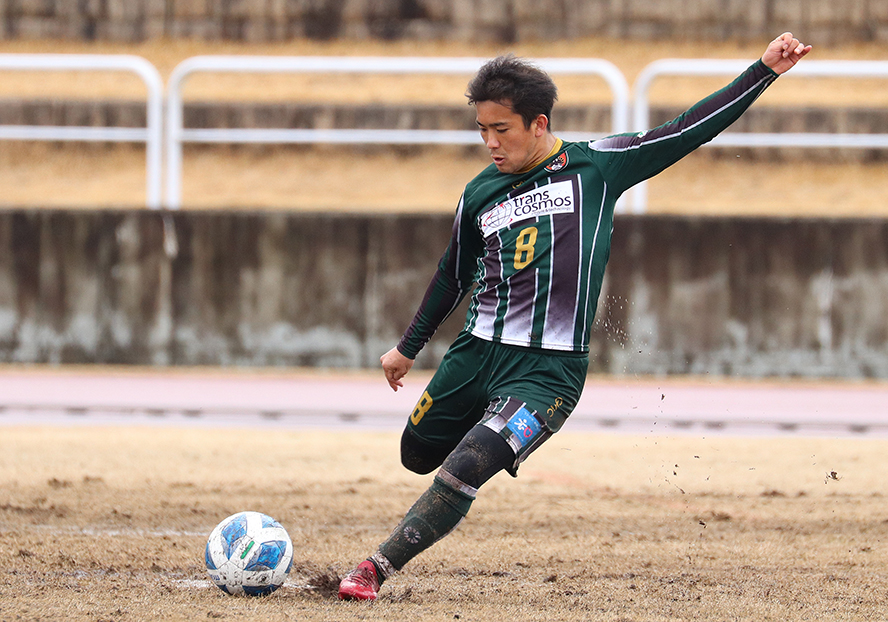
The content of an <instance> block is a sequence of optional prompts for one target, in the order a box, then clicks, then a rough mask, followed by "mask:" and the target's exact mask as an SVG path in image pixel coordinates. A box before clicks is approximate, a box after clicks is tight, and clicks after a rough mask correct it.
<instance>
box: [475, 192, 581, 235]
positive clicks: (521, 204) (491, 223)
mask: <svg viewBox="0 0 888 622" xmlns="http://www.w3.org/2000/svg"><path fill="white" fill-rule="evenodd" d="M575 203H576V201H575V200H574V194H573V184H572V183H571V181H570V180H564V181H559V182H556V183H554V184H547V185H545V186H540V187H539V188H535V189H533V190H530V191H528V192H525V193H523V194H519V195H518V196H516V197H511V198H508V199H506V200H505V201H503V202H502V203H498V204H497V205H494V206H493V207H492V208H490V209H489V210H488V211H487V212H484V213H483V214H481V216H480V218H479V219H478V225H479V226H480V228H481V233H482V234H483V235H484V237H488V236H490V235H492V234H494V233H496V232H497V231H499V230H500V229H505V228H506V227H509V226H511V225H512V224H514V223H516V222H521V221H523V220H530V219H531V218H539V217H541V216H548V215H552V214H565V213H571V212H573V211H574V208H575Z"/></svg>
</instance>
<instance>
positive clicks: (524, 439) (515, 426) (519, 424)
mask: <svg viewBox="0 0 888 622" xmlns="http://www.w3.org/2000/svg"><path fill="white" fill-rule="evenodd" d="M506 427H507V428H509V430H511V431H512V434H514V435H515V438H517V439H518V442H519V443H520V444H521V446H522V447H524V446H525V445H527V444H528V443H529V442H530V441H531V440H532V439H533V438H534V437H535V436H536V435H537V434H539V432H540V430H541V429H542V426H541V425H540V422H539V421H537V418H536V417H534V416H533V413H532V412H530V411H529V410H527V409H526V408H525V407H524V406H522V407H521V408H519V409H518V412H516V413H515V414H514V415H512V417H511V418H510V419H509V422H508V423H507V424H506Z"/></svg>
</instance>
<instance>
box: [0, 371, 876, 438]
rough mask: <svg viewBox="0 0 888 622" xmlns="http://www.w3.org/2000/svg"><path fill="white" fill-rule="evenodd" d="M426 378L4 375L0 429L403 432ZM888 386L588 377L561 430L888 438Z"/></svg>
mask: <svg viewBox="0 0 888 622" xmlns="http://www.w3.org/2000/svg"><path fill="white" fill-rule="evenodd" d="M427 380H428V374H426V373H423V372H414V373H412V374H410V375H409V376H408V377H407V378H406V379H405V382H406V386H405V387H404V388H403V389H401V390H400V391H399V392H397V393H395V392H393V391H392V390H391V389H389V387H388V385H387V384H386V383H385V381H384V380H383V378H382V373H381V372H379V373H376V372H372V373H371V372H354V373H349V372H344V373H334V372H330V373H324V372H316V371H311V370H282V371H243V372H240V371H232V370H213V369H172V370H171V369H163V370H152V369H145V368H137V369H125V368H103V367H98V368H95V367H74V368H62V369H50V368H19V367H6V368H0V426H9V425H136V424H138V425H157V426H211V427H233V426H234V427H257V426H269V427H281V428H294V427H295V428H298V427H314V428H331V429H361V430H367V429H379V430H397V429H400V428H401V427H402V426H403V424H404V422H405V421H406V418H407V416H408V415H409V414H410V412H411V411H412V409H413V406H414V403H415V402H416V400H417V399H418V397H419V395H420V394H421V393H422V391H423V388H424V386H425V383H426V381H427ZM886 412H888V383H878V382H838V381H837V382H817V383H815V382H810V381H776V380H764V381H737V380H723V379H718V380H712V381H710V380H707V379H706V378H677V379H676V378H669V379H634V378H624V377H597V376H595V377H590V378H589V380H588V382H587V384H586V389H585V392H584V394H583V398H582V399H581V400H580V403H579V405H578V406H577V408H576V410H575V411H574V413H573V415H572V416H571V418H570V420H569V421H568V423H567V424H566V425H565V428H564V431H565V432H567V431H606V432H616V433H628V434H703V435H706V436H712V435H714V434H753V435H760V434H766V435H775V434H776V435H782V434H805V435H821V436H822V435H828V436H888V414H886Z"/></svg>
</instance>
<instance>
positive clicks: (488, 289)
mask: <svg viewBox="0 0 888 622" xmlns="http://www.w3.org/2000/svg"><path fill="white" fill-rule="evenodd" d="M501 251H502V240H501V239H500V237H499V236H498V235H493V236H490V238H488V239H487V249H486V254H485V255H484V257H483V258H482V259H481V270H482V273H481V278H480V279H479V281H478V290H477V291H476V293H475V300H476V301H477V306H476V311H475V316H476V319H475V326H474V328H473V329H472V333H474V334H476V335H478V336H480V337H485V338H487V339H490V338H492V337H493V335H494V321H495V320H496V309H497V305H498V304H499V294H498V293H497V290H496V285H497V284H498V283H501V282H502V281H503V266H502V262H501Z"/></svg>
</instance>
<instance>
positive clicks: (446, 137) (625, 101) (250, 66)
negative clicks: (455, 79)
mask: <svg viewBox="0 0 888 622" xmlns="http://www.w3.org/2000/svg"><path fill="white" fill-rule="evenodd" d="M485 60H486V59H479V58H421V57H406V58H398V57H299V56H290V57H286V56H195V57H192V58H189V59H187V60H185V61H183V62H182V63H180V64H179V65H178V66H177V67H176V68H175V69H174V70H173V73H172V75H171V77H170V81H169V85H168V90H167V128H166V133H167V135H166V149H167V167H166V205H167V207H168V208H170V209H178V208H179V207H180V206H181V202H182V145H183V143H185V142H200V143H317V142H325V143H349V144H359V143H376V144H451V145H454V144H457V145H461V144H475V143H477V142H478V133H477V131H471V130H465V131H459V130H397V129H378V130H358V129H287V128H280V129H227V128H214V129H187V128H185V127H184V126H183V101H182V87H183V84H184V82H185V80H186V79H187V78H188V77H189V76H190V75H192V74H194V73H198V72H214V73H325V74H329V73H340V74H344V73H355V74H357V73H361V74H369V73H374V74H383V73H384V74H473V73H474V72H476V71H477V70H478V68H479V67H480V66H481V65H482V64H483V63H484V62H485ZM538 63H539V65H540V67H542V68H543V69H545V70H546V71H547V72H549V73H550V74H576V75H597V76H600V77H601V78H603V79H604V80H605V81H606V82H607V84H608V86H609V87H610V89H611V92H612V95H613V100H612V106H611V111H612V113H611V114H612V116H611V124H612V132H613V133H620V132H624V131H627V130H628V126H629V124H628V110H629V86H628V83H627V82H626V79H625V77H624V76H623V74H622V72H620V70H619V69H617V68H616V66H614V65H613V64H612V63H610V62H608V61H605V60H601V59H585V58H583V59H580V58H575V59H541V60H539V61H538ZM560 135H561V136H563V137H564V138H565V139H568V140H573V139H577V140H588V139H589V138H590V137H589V135H588V134H583V135H582V136H581V137H579V136H578V137H574V136H572V134H571V133H570V132H561V133H560Z"/></svg>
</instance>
